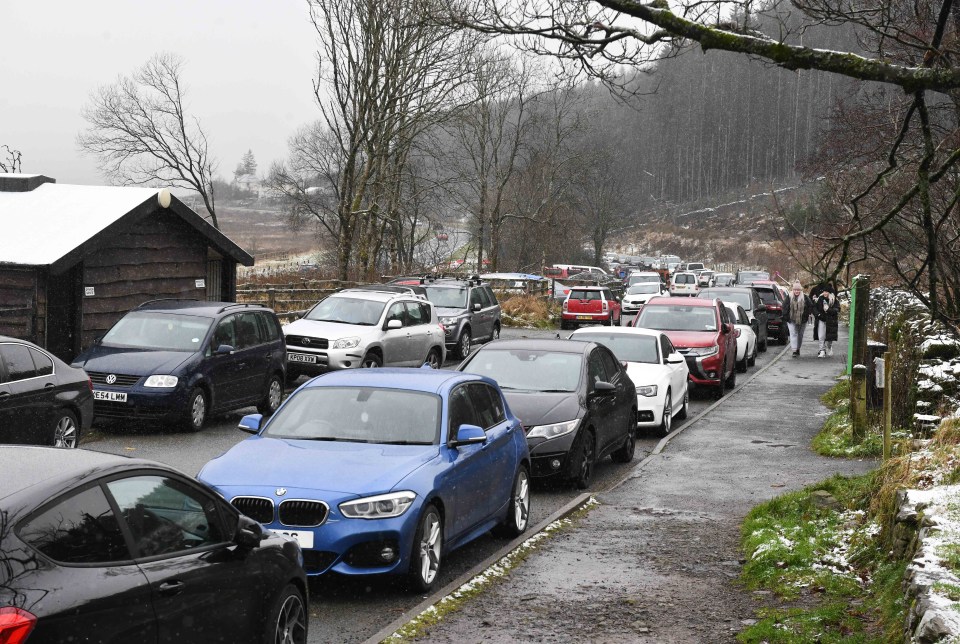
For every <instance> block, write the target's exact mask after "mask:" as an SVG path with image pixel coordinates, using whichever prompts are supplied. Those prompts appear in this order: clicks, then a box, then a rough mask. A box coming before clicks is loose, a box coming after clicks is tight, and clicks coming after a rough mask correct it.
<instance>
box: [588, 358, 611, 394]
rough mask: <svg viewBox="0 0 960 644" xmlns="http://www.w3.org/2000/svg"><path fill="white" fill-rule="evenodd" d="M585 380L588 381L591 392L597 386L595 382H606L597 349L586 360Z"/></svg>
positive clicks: (605, 375)
mask: <svg viewBox="0 0 960 644" xmlns="http://www.w3.org/2000/svg"><path fill="white" fill-rule="evenodd" d="M587 378H588V379H589V381H588V382H589V386H590V389H591V390H593V386H594V385H595V384H597V382H599V381H601V380H603V381H606V380H607V373H606V370H604V368H603V358H602V357H601V356H600V351H598V350H597V349H594V350H593V351H591V352H590V356H589V357H588V358H587Z"/></svg>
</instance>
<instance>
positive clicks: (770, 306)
mask: <svg viewBox="0 0 960 644" xmlns="http://www.w3.org/2000/svg"><path fill="white" fill-rule="evenodd" d="M767 310H768V311H782V310H783V307H782V306H780V305H779V304H767Z"/></svg>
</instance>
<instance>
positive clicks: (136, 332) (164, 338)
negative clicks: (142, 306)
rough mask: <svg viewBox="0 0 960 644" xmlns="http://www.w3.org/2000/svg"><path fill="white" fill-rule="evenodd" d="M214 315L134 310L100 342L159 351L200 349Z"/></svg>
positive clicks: (107, 344) (114, 345)
mask: <svg viewBox="0 0 960 644" xmlns="http://www.w3.org/2000/svg"><path fill="white" fill-rule="evenodd" d="M211 324H213V318H205V317H200V316H196V315H180V314H176V313H160V312H157V311H133V312H131V313H127V314H126V315H125V316H123V317H122V318H120V321H119V322H117V323H116V324H114V325H113V328H112V329H110V330H109V331H107V333H106V335H104V336H103V340H102V341H101V344H103V345H106V346H110V347H131V348H135V349H155V350H159V351H198V350H199V349H200V346H201V345H202V344H203V339H204V338H205V337H206V335H207V331H208V330H209V329H210V325H211Z"/></svg>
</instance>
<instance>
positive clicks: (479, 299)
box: [470, 288, 486, 309]
mask: <svg viewBox="0 0 960 644" xmlns="http://www.w3.org/2000/svg"><path fill="white" fill-rule="evenodd" d="M474 304H479V305H480V308H483V307H484V306H486V304H485V303H484V301H483V294H482V293H481V292H480V289H478V288H474V289H471V290H470V308H471V309H472V308H473V305H474Z"/></svg>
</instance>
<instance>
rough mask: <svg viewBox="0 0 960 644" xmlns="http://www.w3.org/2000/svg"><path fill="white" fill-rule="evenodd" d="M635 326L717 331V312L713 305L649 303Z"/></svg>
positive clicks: (661, 329) (665, 329) (670, 329)
mask: <svg viewBox="0 0 960 644" xmlns="http://www.w3.org/2000/svg"><path fill="white" fill-rule="evenodd" d="M635 326H638V327H641V328H644V329H657V330H659V331H713V332H716V330H717V314H716V312H715V310H714V307H712V306H666V305H663V304H647V305H646V306H645V307H643V309H642V310H641V311H640V314H639V315H638V316H637V321H636V324H635Z"/></svg>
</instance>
